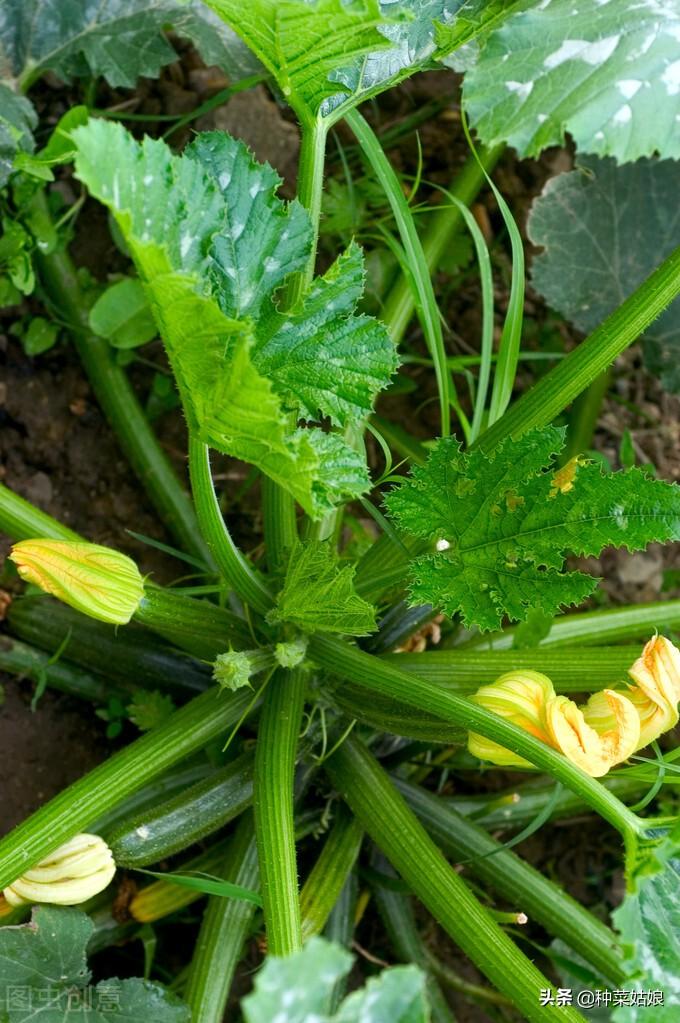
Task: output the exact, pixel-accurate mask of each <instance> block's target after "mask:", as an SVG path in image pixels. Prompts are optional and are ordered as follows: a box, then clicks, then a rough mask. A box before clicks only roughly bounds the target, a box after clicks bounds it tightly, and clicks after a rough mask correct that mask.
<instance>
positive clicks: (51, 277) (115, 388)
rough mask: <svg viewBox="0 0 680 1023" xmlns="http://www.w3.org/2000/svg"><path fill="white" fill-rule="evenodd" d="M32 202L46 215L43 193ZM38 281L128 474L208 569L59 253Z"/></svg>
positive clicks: (181, 492)
mask: <svg viewBox="0 0 680 1023" xmlns="http://www.w3.org/2000/svg"><path fill="white" fill-rule="evenodd" d="M36 202H37V203H38V204H39V205H40V210H41V214H42V215H44V216H49V212H48V209H47V200H46V198H45V196H44V194H43V193H42V192H39V193H38V197H37V198H36ZM36 258H37V265H38V269H39V274H40V281H41V283H42V286H43V288H44V289H45V292H46V293H47V295H48V297H49V299H50V302H51V303H52V304H53V305H54V307H55V308H56V310H57V311H58V312H59V314H60V315H61V316H62V317H63V318H64V320H66V321H67V323H68V324H69V327H70V329H71V331H72V333H73V340H74V344H75V346H76V349H77V350H78V354H79V356H80V359H81V361H82V363H83V367H84V369H85V372H86V373H87V376H88V378H89V381H90V384H91V385H92V389H93V391H94V393H95V395H96V397H97V401H98V402H99V404H100V405H101V407H102V409H103V410H104V414H105V415H106V418H107V419H108V420H109V423H110V424H111V426H112V428H113V430H114V432H115V434H116V437H117V438H118V442H119V443H120V446H121V448H122V450H123V452H124V454H125V456H126V458H127V459H128V461H129V462H130V465H131V466H132V469H133V471H134V472H135V474H136V475H137V476H138V478H139V479H140V480H141V482H142V484H143V486H144V487H145V488H146V491H147V493H148V494H149V497H150V499H151V502H152V504H153V506H154V508H155V509H156V512H157V514H158V516H159V518H160V519H161V521H162V522H163V523H165V525H166V526H167V528H168V529H169V530H170V532H171V533H172V535H173V536H174V537H175V538H176V540H177V542H178V543H179V544H180V545H181V547H182V548H183V549H184V550H187V551H189V552H191V553H192V554H195V555H197V556H198V557H200V558H201V559H202V560H204V561H205V562H206V563H207V564H208V565H209V566H211V559H210V554H209V552H208V550H207V548H206V547H205V545H204V543H203V542H202V540H201V534H200V531H199V529H198V523H197V522H196V517H195V515H194V510H193V507H192V504H191V500H190V498H189V495H188V494H187V492H186V491H185V489H184V488H183V487H182V485H181V484H180V483H179V481H178V479H177V477H176V476H175V472H174V470H173V468H172V466H171V465H170V462H169V461H168V458H167V456H166V455H165V453H164V451H163V449H162V448H161V446H160V444H159V443H158V440H157V439H156V436H155V434H154V433H153V431H152V429H151V427H150V426H149V423H148V421H147V419H146V416H145V415H144V412H143V410H142V408H141V406H140V404H139V402H138V400H137V397H136V395H135V393H134V391H133V390H132V387H131V386H130V383H129V381H128V378H127V376H126V375H125V373H124V371H123V370H122V369H121V367H120V366H119V365H118V364H117V362H116V360H115V357H114V355H113V352H112V351H111V348H110V347H109V345H108V344H107V342H106V341H104V340H103V339H102V338H100V337H97V336H96V335H95V334H93V333H92V332H91V331H90V328H89V324H88V309H87V303H86V301H85V298H84V296H83V294H82V291H81V289H80V285H79V283H78V278H77V276H76V271H75V267H74V266H73V263H72V262H71V259H70V257H69V255H68V253H67V252H66V251H65V250H64V249H55V251H53V252H50V253H46V254H41V253H40V252H38V254H37V257H36Z"/></svg>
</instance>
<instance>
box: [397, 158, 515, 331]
mask: <svg viewBox="0 0 680 1023" xmlns="http://www.w3.org/2000/svg"><path fill="white" fill-rule="evenodd" d="M504 148H505V147H504V146H496V147H495V148H494V149H488V150H487V149H481V148H480V150H479V152H478V156H479V161H477V160H476V159H475V158H474V157H473V156H470V157H469V158H468V160H467V161H466V163H465V164H464V165H463V167H462V168H461V170H460V172H459V173H458V176H457V177H456V179H455V181H454V182H453V184H452V186H451V188H450V190H449V191H450V193H451V195H452V196H454V197H455V198H456V199H459V200H460V201H461V202H462V203H463V204H464V205H465V206H469V205H470V204H471V203H472V202H473V201H474V199H475V198H476V196H477V194H478V193H479V191H480V190H481V189H482V188H483V187H484V183H485V182H486V178H485V177H484V170H482V167H483V168H484V169H485V170H486V172H487V173H488V174H490V173H491V171H492V170H493V168H494V167H495V165H496V163H497V162H498V160H499V158H500V156H501V153H502V152H503V150H504ZM480 162H481V166H480ZM463 227H464V221H463V215H462V213H461V212H460V210H459V209H458V207H457V206H454V205H453V203H451V204H448V203H444V205H443V206H442V208H441V209H440V210H437V211H436V212H435V213H432V214H431V215H430V217H429V219H428V224H427V229H426V230H425V233H424V235H423V239H422V249H423V256H424V257H425V263H426V265H427V269H428V271H429V272H430V273H431V274H432V273H435V272H436V270H437V269H438V267H439V266H440V264H441V262H442V260H443V258H444V256H445V254H446V250H447V248H448V246H449V245H450V244H451V242H452V240H453V238H454V237H455V236H456V235H457V234H458V233H459V231H460V230H461V229H462V228H463ZM415 306H416V303H415V299H414V295H413V288H412V287H411V285H410V282H409V281H408V280H407V278H406V277H405V276H404V275H403V274H400V275H399V278H398V280H397V281H396V283H395V284H394V285H393V287H392V289H391V290H390V292H389V294H388V296H387V298H386V299H385V304H384V305H383V308H382V312H381V314H380V315H381V318H382V319H383V320H384V322H385V323H386V324H387V329H388V330H389V332H390V334H391V336H392V338H393V339H394V341H395V342H397V343H398V342H399V341H401V339H402V338H403V336H404V334H405V333H406V328H407V327H408V325H409V323H410V321H411V318H412V317H413V313H414V311H415Z"/></svg>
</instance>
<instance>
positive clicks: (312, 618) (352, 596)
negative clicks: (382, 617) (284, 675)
mask: <svg viewBox="0 0 680 1023" xmlns="http://www.w3.org/2000/svg"><path fill="white" fill-rule="evenodd" d="M270 617H271V620H272V621H283V622H293V623H294V624H295V625H298V626H300V628H301V629H305V630H308V631H310V632H317V631H321V632H339V633H344V634H345V635H347V636H367V635H368V634H369V633H370V632H373V631H374V629H375V608H374V607H373V605H372V604H369V603H368V602H367V601H365V600H364V599H363V598H362V597H360V596H359V594H358V593H357V592H356V590H355V589H354V566H353V565H345V566H344V567H342V568H341V567H340V566H339V565H338V559H337V556H336V554H335V552H334V550H333V547H332V545H331V544H330V543H322V542H320V541H314V542H311V543H307V544H304V545H303V544H301V543H298V544H297V545H296V546H295V548H294V549H293V550H292V551H291V554H290V559H289V561H288V568H287V571H286V578H285V580H284V583H283V587H282V589H281V592H280V593H279V596H278V599H277V602H276V608H275V609H274V611H273V612H270Z"/></svg>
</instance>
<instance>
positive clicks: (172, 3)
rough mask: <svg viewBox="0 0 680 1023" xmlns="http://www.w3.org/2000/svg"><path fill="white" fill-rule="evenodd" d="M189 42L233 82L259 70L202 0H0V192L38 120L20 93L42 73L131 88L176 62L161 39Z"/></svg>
mask: <svg viewBox="0 0 680 1023" xmlns="http://www.w3.org/2000/svg"><path fill="white" fill-rule="evenodd" d="M166 28H172V29H174V31H176V32H177V33H178V34H179V35H183V36H185V37H187V38H190V39H191V40H192V41H193V42H194V44H195V45H196V47H197V48H198V49H199V51H200V53H201V55H202V56H203V58H204V60H205V61H206V63H208V64H218V65H219V66H220V67H222V68H223V69H224V70H225V71H226V72H227V73H228V74H229V76H230V77H231V78H232V79H234V80H238V79H241V78H244V77H246V76H247V75H250V74H253V73H254V72H255V71H256V70H257V69H258V68H259V64H258V63H257V61H256V60H255V58H254V57H253V55H252V54H251V53H250V51H249V50H248V48H247V47H246V46H245V45H244V44H243V43H242V42H241V40H240V39H239V37H238V36H237V35H236V34H235V33H234V32H232V30H231V29H230V28H228V27H227V25H225V24H224V22H223V21H222V19H221V18H218V17H217V16H216V15H215V14H214V13H213V12H212V11H210V10H209V9H208V8H207V7H206V6H205V4H204V3H203V2H202V0H0V186H2V185H3V184H5V182H6V181H7V178H8V176H9V173H10V171H11V169H12V165H13V162H14V159H15V157H16V155H17V153H18V152H21V151H25V152H32V151H33V136H32V131H33V129H34V128H35V126H36V123H37V117H36V114H35V110H34V109H33V105H32V104H31V103H30V102H29V100H28V99H26V98H24V97H22V96H20V95H19V92H21V91H24V90H25V89H27V88H28V86H29V85H31V84H32V83H33V82H35V81H36V80H37V79H38V78H39V77H40V76H41V75H42V74H44V72H45V71H48V70H50V71H54V72H55V73H56V74H57V75H59V77H60V78H62V79H65V80H67V81H68V80H70V79H71V78H74V77H81V76H89V75H92V76H95V77H98V76H101V77H103V78H106V80H107V81H108V82H109V83H110V84H111V85H122V86H130V87H132V86H134V84H135V82H136V81H137V79H138V78H139V76H140V75H145V76H147V77H157V76H158V75H159V74H160V71H161V69H162V68H163V67H164V66H165V65H166V64H168V63H170V62H171V61H173V60H176V59H177V54H176V52H175V50H174V49H173V47H172V46H171V45H170V43H169V42H168V40H167V39H166V37H165V34H164V29H166Z"/></svg>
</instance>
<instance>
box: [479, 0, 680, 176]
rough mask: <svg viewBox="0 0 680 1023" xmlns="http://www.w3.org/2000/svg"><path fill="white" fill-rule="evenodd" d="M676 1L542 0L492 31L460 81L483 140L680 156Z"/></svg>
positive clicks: (627, 156) (628, 156)
mask: <svg viewBox="0 0 680 1023" xmlns="http://www.w3.org/2000/svg"><path fill="white" fill-rule="evenodd" d="M679 38H680V10H678V5H677V3H676V2H675V0H649V2H647V0H645V2H641V0H608V2H604V3H603V2H602V0H549V2H548V3H540V4H532V5H531V7H530V9H528V10H525V11H522V12H520V13H515V14H513V15H512V17H510V18H508V19H507V20H506V21H504V22H503V24H502V25H501V26H500V27H499V28H498V29H497V30H496V31H494V32H493V33H492V34H491V35H490V37H489V39H488V41H487V43H486V45H485V46H484V48H483V49H482V52H481V54H480V57H479V60H478V61H477V63H476V64H475V66H474V67H473V68H472V69H471V70H470V71H469V72H468V74H467V76H466V79H465V85H464V90H463V97H464V102H465V107H466V110H467V112H468V114H469V117H470V120H471V122H472V124H473V125H474V126H475V127H476V128H477V131H478V133H479V136H480V138H481V139H482V141H483V142H485V143H486V144H488V145H496V144H497V143H499V142H509V143H510V144H511V145H512V146H514V147H515V148H516V149H517V150H518V151H519V153H520V155H522V156H536V155H537V154H538V153H540V152H541V150H542V149H545V147H546V146H551V145H559V144H561V143H563V142H564V136H565V132H567V131H568V132H569V133H570V134H571V135H572V137H573V138H574V141H575V142H576V145H577V147H578V148H579V149H580V150H582V151H583V152H587V153H595V154H597V155H599V156H608V155H609V156H614V157H616V158H617V159H618V160H619V161H620V162H623V161H628V160H637V159H638V157H640V156H652V155H654V154H655V153H656V152H659V153H660V155H661V156H667V157H674V158H675V157H680V132H678V122H677V116H678V114H680V60H679V59H678V52H679V51H678V39H679Z"/></svg>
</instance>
